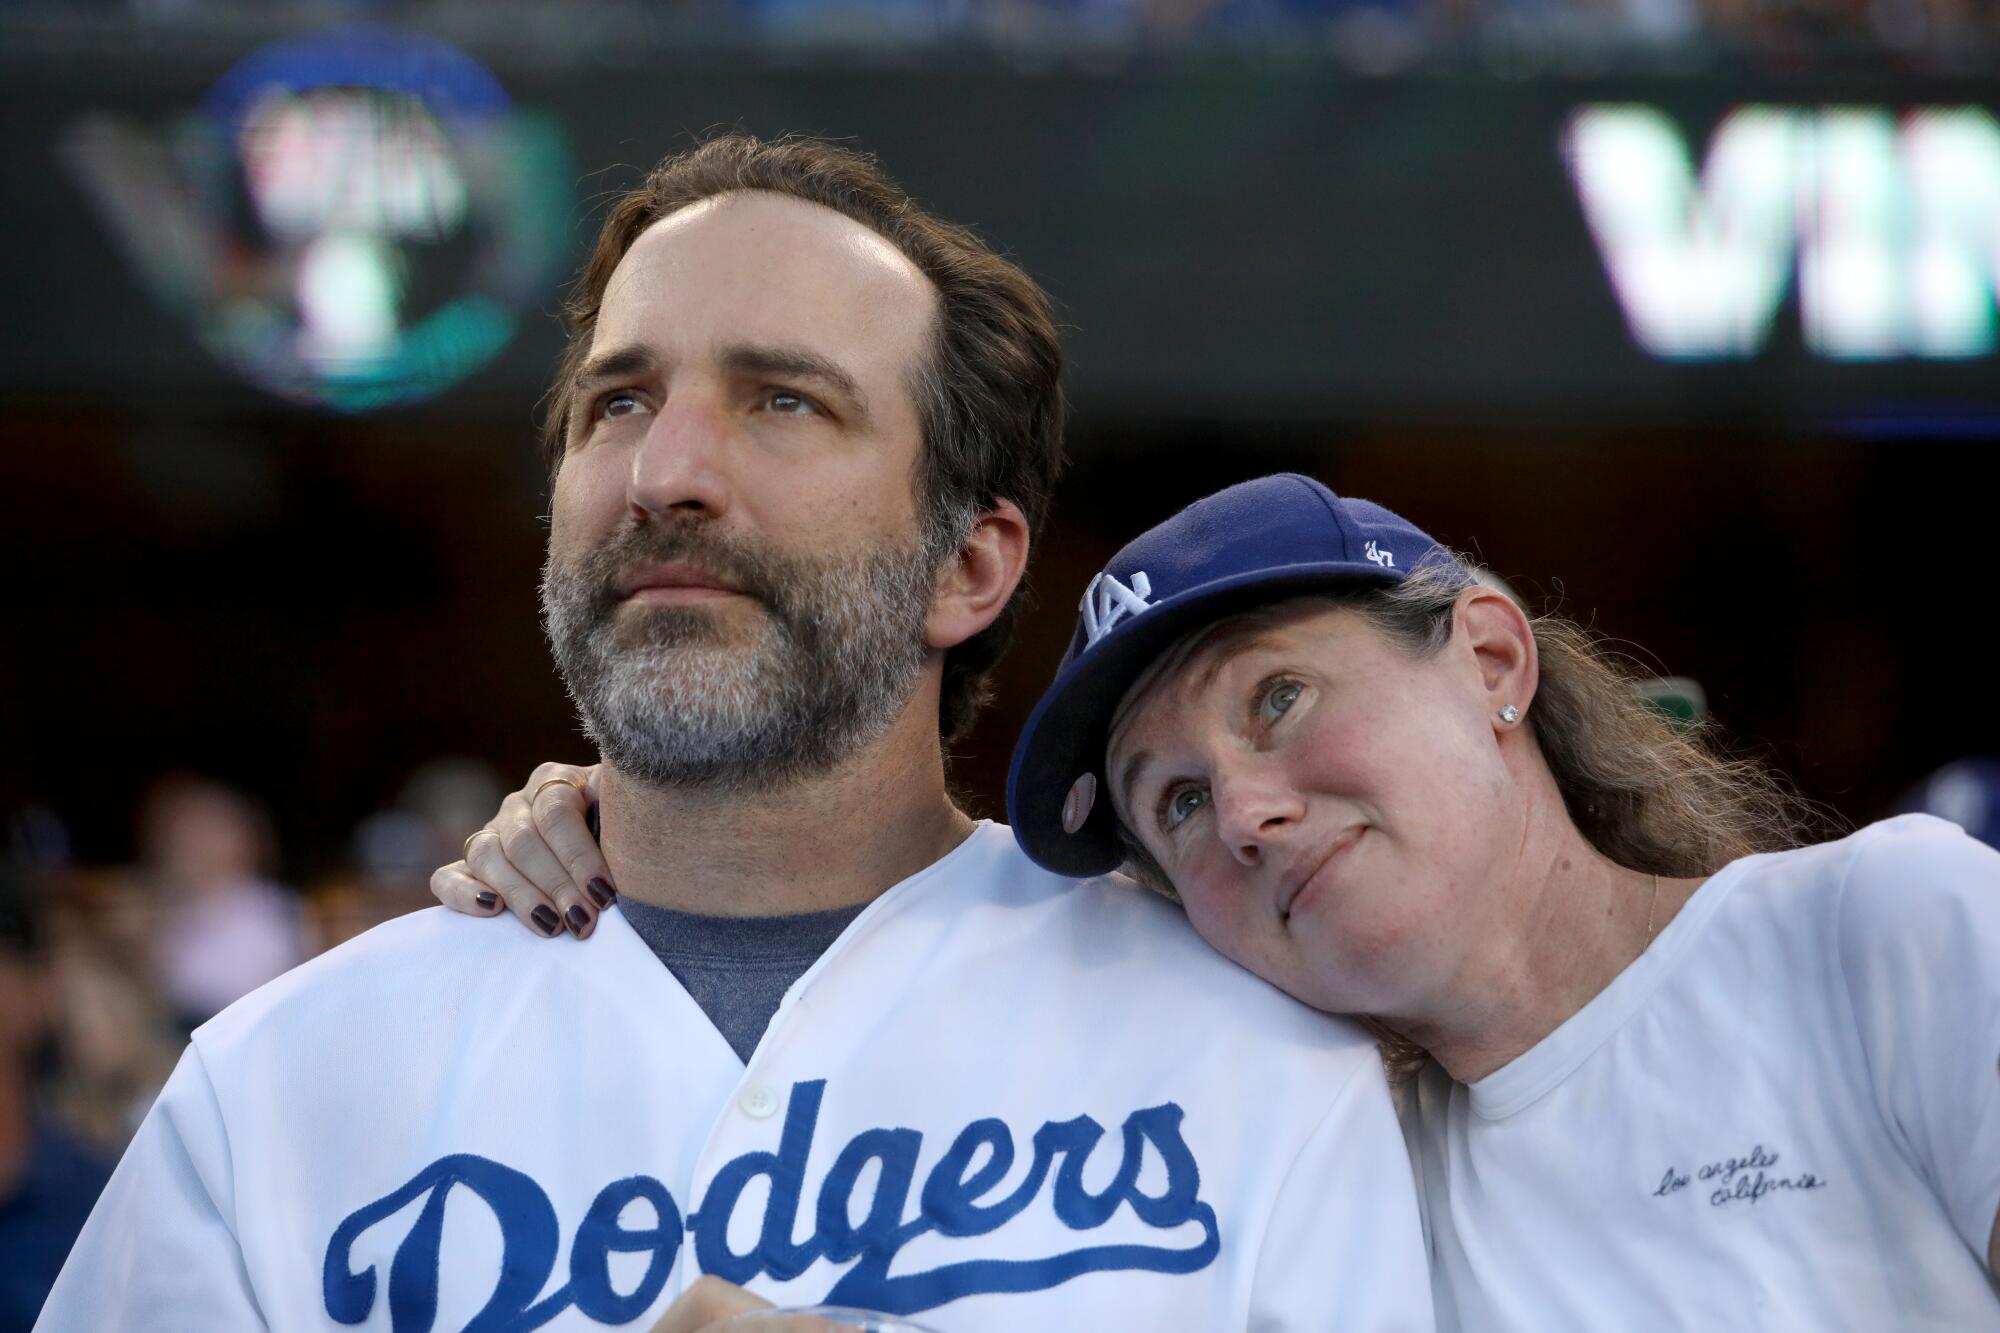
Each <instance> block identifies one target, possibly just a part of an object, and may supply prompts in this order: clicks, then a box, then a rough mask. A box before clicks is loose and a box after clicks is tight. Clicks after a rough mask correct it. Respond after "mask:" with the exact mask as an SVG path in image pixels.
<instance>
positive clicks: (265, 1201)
mask: <svg viewBox="0 0 2000 1333" xmlns="http://www.w3.org/2000/svg"><path fill="white" fill-rule="evenodd" d="M701 1272H711V1273H718V1274H720V1275H722V1276H725V1277H728V1278H731V1279H733V1280H735V1281H738V1282H742V1283H745V1284H747V1285H748V1286H750V1287H751V1288H752V1289H753V1290H756V1291H759V1292H762V1293H764V1294H766V1295H768V1296H770V1297H771V1298H773V1299H776V1300H780V1301H783V1302H786V1303H791V1304H808V1303H814V1302H819V1301H823V1300H831V1301H832V1302H834V1303H836V1304H842V1305H859V1306H864V1307H873V1308H876V1309H882V1310H887V1311H890V1312H892V1313H903V1314H908V1315H911V1316H913V1317H914V1318H915V1319H916V1320H917V1321H918V1322H919V1323H922V1324H926V1325H930V1326H932V1327H935V1328H938V1329H941V1330H946V1333H1023V1331H1024V1330H1039V1329H1077V1330H1099V1329H1107V1330H1108V1329H1146V1330H1155V1329H1188V1330H1199V1331H1200V1333H1211V1331H1212V1330H1225V1329H1253V1330H1258V1333H1281V1331H1284V1330H1293V1331H1296V1333H1324V1330H1328V1329H1335V1328H1338V1329H1357V1330H1382V1331H1384V1333H1386V1331H1387V1330H1410V1331H1411V1333H1422V1331H1423V1330H1427V1329H1429V1328H1430V1327H1431V1311H1430V1290H1429V1287H1430V1284H1429V1280H1428V1274H1427V1273H1426V1271H1425V1268H1424V1253H1423V1236H1422V1230H1421V1226H1420V1223H1419V1221H1418V1216H1417V1201H1416V1191H1415V1185H1414V1182H1413V1180H1412V1178H1411V1176H1410V1170H1409V1162H1408V1159H1407V1158H1406V1157H1405V1155H1404V1152H1403V1147H1402V1135H1401V1132H1400V1130H1399V1128H1398V1126H1397V1123H1396V1118H1395V1112H1394V1109H1393V1107H1392V1105H1391V1103H1390V1099H1389V1092H1388V1086H1387V1083H1386V1081H1385V1080H1384V1078H1383V1076H1382V1068H1381V1061H1380V1059H1379V1057H1378V1055H1377V1052H1376V1048H1375V1044H1374V1042H1373V1041H1372V1040H1370V1039H1369V1038H1368V1037H1367V1036H1366V1034H1364V1033H1362V1032H1361V1031H1360V1030H1359V1029H1357V1028H1356V1027H1354V1026H1353V1025H1351V1024H1348V1023H1344V1022H1341V1021H1338V1020H1335V1019H1331V1018H1328V1017H1326V1016H1325V1015H1322V1014H1316V1013H1313V1012H1312V1011H1311V1010H1309V1009H1306V1008H1305V1007H1304V1006H1302V1005H1299V1004H1296V1003H1294V1002H1293V1001H1291V1000H1289V999H1287V998H1286V997H1285V996H1283V995H1281V994H1279V993H1278V992H1277V991H1275V990H1273V989H1271V988H1270V987H1269V986H1266V985H1265V984H1264V983H1263V982H1261V981H1259V980H1257V979H1256V978H1255V977H1253V976H1251V975H1250V974H1248V973H1247V972H1244V971H1242V970H1240V969H1238V968H1237V967H1235V966H1234V965H1233V964H1230V963H1228V962H1225V961H1224V960H1223V959H1221V958H1219V957H1217V956H1216V955H1214V954H1212V953H1210V952H1209V951H1208V950H1207V949H1206V948H1205V947H1204V946H1203V945H1202V944H1201V943H1200V941H1199V940H1197V939H1196V938H1195V935H1194V933H1193V932H1192V931H1191V930H1189V929H1188V927H1187V923H1186V921H1185V920H1184V919H1182V917H1181V916H1180V914H1179V913H1178V912H1177V911H1175V910H1174V909H1173V908H1172V907H1171V906H1169V905H1168V904H1166V903H1164V902H1162V901H1160V900H1159V899H1158V898H1156V897H1154V896H1153V895H1151V894H1148V893H1146V892H1144V891H1143V890H1141V889H1139V888H1137V887H1136V886H1134V885H1132V884H1131V883H1129V882H1127V881H1124V880H1119V879H1114V878H1106V879H1100V880H1092V881H1086V882H1083V883H1077V882H1075V881H1072V880H1066V879H1059V878H1057V877H1056V876H1053V875H1049V874H1047V873H1045V872H1043V871H1041V870H1038V869H1036V868H1035V867H1034V866H1033V865H1031V864H1030V863H1029V862H1028V860H1027V858H1026V857H1024V856H1023V855H1022V854H1021V852H1020V849H1019V848H1018V847H1017V846H1016V845H1015V843H1014V839H1013V836H1012V835H1011V834H1010V833H1009V832H1008V830H1007V829H1005V828H1003V827H1000V826H997V825H986V826H982V827H981V828H980V829H978V830H977V831H975V832H974V833H973V834H972V836H971V837H969V838H967V839H966V841H965V842H964V843H963V844H962V845H961V846H959V847H958V848H957V849H955V850H954V851H952V852H951V853H950V854H948V855H947V856H945V857H944V858H943V859H942V860H940V861H938V862H937V863H935V864H934V865H932V866H930V867H928V868H927V869H925V870H923V871H922V872H920V873H918V874H917V875H915V876H912V877H911V878H910V879H908V880H905V881H904V882H903V883H901V884H899V885H897V886H896V887H895V888H892V889H891V890H890V891H889V892H888V893H886V894H884V895H883V896H882V897H881V898H879V899H877V900H876V901H875V902H873V903H871V904H870V905H869V906H868V907H867V909H866V910H864V911H863V912H862V913H861V914H860V916H858V917H857V918H856V919H855V920H854V922H853V923H852V924H851V925H849V926H848V928H847V929H846V930H845V931H844V932H843V933H842V934H841V936H840V938H839V939H838V940H836V941H835V942H834V944H833V946H832V947H831V948H830V949H828V950H827V952H826V953H825V954H824V955H823V956H822V957H821V958H820V960H819V961H818V962H817V963H815V964H814V965H813V966H812V967H811V968H810V969H808V970H807V972H806V973H805V974H804V975H803V976H801V977H800V978H799V980H798V981H797V982H796V983H794V985H793V986H792V987H791V989H790V990H789V991H788V992H787V994H786V996H785V999H784V1002H783V1003H782V1004H781V1005H780V1007H779V1009H778V1012H777V1013H776V1015H774V1016H773V1018H772V1020H771V1024H770V1027H769V1029H768V1030H767V1031H766V1032H765V1034H764V1037H763V1039H762V1041H761V1042H759V1043H758V1045H757V1048H756V1050H755V1051H754V1052H753V1053H752V1056H751V1059H750V1061H749V1062H748V1064H747V1065H746V1064H745V1062H744V1061H742V1060H740V1059H738V1058H737V1056H736V1054H735V1052H734V1051H732V1050H731V1049H730V1047H729V1045H728V1043H727V1042H725V1041H724V1040H723V1038H722V1036H721V1034H720V1033H718V1032H717V1031H716V1029H715V1027H714V1026H713V1025H712V1024H711V1023H710V1022H709V1020H708V1018H707V1016H706V1015H705V1014H703V1013H702V1011H701V1009H700V1007H699V1006H698V1005H697V1004H696V1003H695V1002H694V1001H693V1000H692V999H690V998H689V996H688V994H687V992H686V991H685V990H683V989H682V988H681V986H680V984H679V983H678V982H676V981H675V980H674V977H673V974H672V973H671V972H669V971H668V970H667V969H666V968H665V967H663V966H661V964H660V961H659V959H658V958H656V957H655V956H654V954H653V952H652V950H651V949H649V948H648V947H647V946H646V944H645V943H644V942H643V941H642V940H641V939H640V938H639V937H638V935H637V934H636V933H635V932H634V931H633V930H632V928H631V926H630V925H629V924H628V923H627V922H626V921H625V920H624V918H623V917H622V916H621V915H620V914H619V913H618V912H616V911H608V912H606V913H605V914H604V915H603V917H602V918H601V919H600V922H599V925H598V929H597V932H596V934H595V935H594V937H593V938H592V939H590V940H588V941H586V942H583V943H578V942H576V941H575V940H569V939H562V940H542V939H538V938H535V937H533V936H531V935H530V934H529V933H528V932H527V931H524V930H521V929H519V928H518V926H516V925H515V924H513V923H511V922H492V921H483V920H478V919H475V918H471V917H463V916H454V915H452V914H450V913H447V912H444V911H442V910H436V911H431V912H421V913H417V914H416V915H414V916H411V917H405V918H402V919H400V920H397V921H393V922H390V923H389V924H387V925H385V926H381V927H379V928H377V929H375V930H373V931H370V932H369V933H368V934H366V935H364V936H362V937H361V938H360V939H358V940H355V941H352V942H351V943H349V944H347V945H344V946H342V947H341V948H339V949H336V950H334V951H332V952H331V953H329V954H326V955H325V956H323V957H321V958H319V959H317V960H315V961H313V962H311V963H309V964H307V965H306V966H304V967H302V968H300V969H298V970H297V971H295V972H292V973H290V974H288V975H286V976H284V977H282V978H280V979H279V980H277V981H276V982H273V983H272V984H271V985H269V986H266V987H264V988H263V989H261V990H259V991H257V992H256V993H255V994H253V995H251V996H249V997H247V998H246V999H244V1000H243V1001H241V1002H240V1003H238V1004H236V1005H233V1006H231V1007H230V1008H229V1009H228V1010H227V1011H225V1012H224V1013H223V1014H221V1015H220V1016H219V1017H217V1018H216V1019H215V1020H214V1021H212V1022H210V1023H208V1024H206V1025H204V1026H203V1027H202V1028H201V1029H200V1030H198V1031H197V1032H196V1033H195V1036H194V1041H193V1043H192V1045H191V1047H190V1049H189V1051H188V1053H187V1055H186V1056H185V1057H184V1058H183V1060H182V1062H181V1066H180V1068H179V1069H178V1070H177V1071H176V1072H175V1074H174V1076H173V1079H172V1080H171V1081H170V1082H169V1084H168V1085H167V1088H166V1090H165V1091H164V1092H163V1093H162V1094H161V1095H160V1099H159V1101H158V1103H157V1104H156V1105H155V1106H154V1108H153V1110H152V1113H151V1114H150V1115H149V1116H148V1117H147V1119H146V1122H145V1124H144V1125H143V1126H142V1127H141V1128H140V1131H139V1134H138V1137H137V1138H136V1139H135V1140H134V1142H133V1144H132V1147H131V1149H130V1150H129V1151H128V1152H127V1153H126V1156H125V1159H124V1161H123V1162H121V1163H120V1164H119V1167H118V1171H117V1173H116V1174H115V1175H114V1176H113V1178H112V1181H111V1184H110V1185H109V1186H108V1187H107V1188H106V1190H105V1193H104V1196H103V1198H102V1199H101V1200H100V1201H99V1203H98V1205H97V1209H96V1211H95V1212H94V1213H93V1214H92V1216H91V1219H90V1222H89V1224H88V1225H87V1226H86V1228H85V1230H84V1233H83V1236H82V1238H81V1239H80V1240H79V1241H78V1243H77V1247H76V1249H75V1251H74V1252H73V1253H72V1255H71V1257H70V1261H69V1264H68V1266H67V1267H66V1268H65V1269H64V1271H63V1274H62V1277H61V1278H60V1279H59V1280H58V1282H57V1284H56V1289H55V1291H54V1293H53V1295H52V1296H51V1297H50V1299H49V1304H48V1306H47V1308H46V1309H45V1310H44V1312H43V1316H42V1321H41V1323H40V1325H39V1327H40V1328H42V1329H45V1330H50V1331H51V1333H55V1331H57V1330H59V1331H60V1333H72V1331H73V1330H90V1333H108V1331H109V1330H121V1329H164V1330H175V1331H176V1333H178V1331H179V1330H190V1331H192V1330H200V1331H201V1333H214V1331H220V1330H238V1329H261V1328H274V1329H320V1328H332V1327H336V1326H341V1325H346V1326H357V1327H362V1328H368V1329H376V1330H386V1329H394V1330H395V1333H431V1331H433V1330H435V1331H436V1333H443V1331H444V1330H459V1329H468V1328H477V1329H481V1330H499V1329H505V1330H510V1331H511V1333H523V1331H524V1330H529V1329H537V1328H548V1329H587V1328H602V1327H605V1326H625V1325H631V1326H635V1327H637V1328H641V1329H643V1328H648V1327H650V1326H651V1323H652V1321H653V1320H654V1319H656V1318H658V1316H659V1314H660V1312H661V1311H662V1310H663V1309H664V1308H665V1307H666V1306H667V1304H668V1303H669V1302H670V1301H671V1300H672V1299H673V1298H674V1297H675V1296H676V1295H677V1294H678V1293H679V1292H681V1291H682V1290H684V1289H685V1288H686V1287H687V1286H688V1284H689V1283H691V1282H692V1281H693V1280H694V1278H695V1276H696V1275H697V1274H698V1273H701Z"/></svg>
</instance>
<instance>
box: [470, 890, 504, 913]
mask: <svg viewBox="0 0 2000 1333" xmlns="http://www.w3.org/2000/svg"><path fill="white" fill-rule="evenodd" d="M472 901H474V902H476V903H478V904H479V905H480V906H481V907H484V908H485V909H486V910H487V911H489V912H490V911H492V910H493V907H494V904H496V903H498V902H499V901H500V895H499V894H497V893H495V892H493V891H492V890H491V889H487V890H485V891H484V892H481V893H479V894H477V895H475V896H474V897H473V899H472Z"/></svg>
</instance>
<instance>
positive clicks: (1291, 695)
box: [1257, 680, 1305, 725]
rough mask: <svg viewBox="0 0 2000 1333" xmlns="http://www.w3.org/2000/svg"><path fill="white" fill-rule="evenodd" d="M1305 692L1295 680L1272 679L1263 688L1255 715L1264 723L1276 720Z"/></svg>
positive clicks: (1303, 687)
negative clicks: (1261, 697) (1262, 694)
mask: <svg viewBox="0 0 2000 1333" xmlns="http://www.w3.org/2000/svg"><path fill="white" fill-rule="evenodd" d="M1303 693H1305V686H1303V685H1301V684H1299V683H1298V682H1297V681H1295V680H1274V681H1272V682H1271V683H1270V684H1269V685H1267V686H1266V687H1265V688H1264V696H1263V699H1262V700H1261V701H1260V702H1259V704H1258V705H1257V716H1258V718H1259V719H1260V720H1261V721H1263V722H1264V723H1265V724H1266V725H1269V724H1270V723H1273V722H1276V721H1277V720H1278V719H1279V718H1281V717H1283V716H1284V715H1285V714H1286V713H1288V712H1290V711H1291V708H1292V705H1293V704H1295V703H1297V702H1298V701H1299V696H1300V695H1301V694H1303Z"/></svg>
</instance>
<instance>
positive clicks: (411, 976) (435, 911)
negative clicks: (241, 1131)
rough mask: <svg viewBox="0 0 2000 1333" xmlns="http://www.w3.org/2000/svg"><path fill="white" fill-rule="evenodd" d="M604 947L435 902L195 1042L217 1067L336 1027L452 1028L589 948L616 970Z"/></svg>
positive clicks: (203, 1030) (389, 1030) (238, 1005)
mask: <svg viewBox="0 0 2000 1333" xmlns="http://www.w3.org/2000/svg"><path fill="white" fill-rule="evenodd" d="M601 933H604V932H601ZM597 944H598V941H589V942H587V943H582V944H580V943H579V942H578V941H575V940H570V939H567V938H563V939H556V940H545V939H541V938H538V937H536V936H535V935H533V934H531V933H530V932H529V931H528V930H527V929H526V928H525V927H523V926H521V925H520V924H519V923H518V922H514V921H508V920H489V919H487V918H484V917H473V916H465V915H461V914H459V913H456V912H451V911H447V910H446V909H444V908H442V907H433V908H427V909H425V910H423V911H419V912H411V913H409V914H408V915H405V916H400V917H397V918H395V919H394V920H391V921H386V922H384V923H383V924H381V925H379V926H376V927H375V928H374V929H372V930H369V931H366V932H364V933H363V934H361V935H358V936H356V937H355V938H354V939H351V940H349V941H347V942H346V943H344V944H341V945H338V946H336V947H335V948H332V949H329V950H327V951H326V952H325V953H323V954H320V955H319V956H318V957H316V958H313V959H310V960H309V961H307V962H305V963H302V964H300V965H299V966H298V967H295V968H293V969H292V970H291V971H289V972H287V973H285V974H284V975H283V976H280V977H278V978H276V979H275V980H273V981H270V982H267V983H266V984H265V985H263V986H260V987H258V988H257V989H256V990H254V991H252V992H250V994H248V995H246V996H244V997H243V998H242V999H240V1000H238V1001H236V1002H235V1003H234V1004H232V1005H230V1006H229V1007H228V1008H227V1009H224V1010H223V1011H222V1012H221V1013H219V1014H217V1015H216V1016H215V1017H214V1018H211V1019H210V1020H209V1021H208V1022H206V1023H204V1024H202V1026H201V1027H199V1028H197V1029H196V1030H195V1034H194V1044H195V1046H196V1047H197V1048H198V1049H199V1050H200V1051H201V1053H202V1056H203V1058H204V1059H206V1060H208V1061H210V1062H211V1063H214V1062H216V1061H218V1060H226V1059H229V1058H231V1057H232V1056H238V1055H240V1054H241V1053H243V1052H244V1051H246V1050H263V1049H267V1048H269V1047H270V1046H271V1045H272V1044H273V1043H277V1044H279V1045H280V1046H281V1047H282V1048H283V1049H286V1050H288V1051H294V1052H303V1051H306V1050H308V1049H309V1048H310V1043H311V1042H312V1041H313V1040H314V1039H315V1037H316V1035H317V1034H319V1033H320V1032H321V1031H323V1030H325V1029H330V1028H342V1029H355V1028H359V1029H362V1030H375V1031H379V1032H382V1033H383V1034H385V1037H387V1036H388V1035H389V1034H398V1033H401V1034H410V1033H414V1032H417V1031H420V1030H425V1029H433V1028H449V1027H451V1026H454V1025H455V1024H456V1022H457V1020H459V1019H461V1018H462V1017H464V1016H465V1015H466V1014H468V1013H470V1012H474V1011H476V1010H477V1009H478V1008H480V1007H481V1006H482V1005H483V1004H487V1003H492V1002H497V1001H499V1000H501V999H503V998H504V997H507V996H509V995H513V996H519V995H522V994H525V993H530V992H532V991H533V990H534V989H535V988H536V987H537V985H538V984H539V983H540V982H541V981H542V980H544V979H550V980H553V979H556V978H559V977H566V976H567V974H570V973H573V972H575V971H576V970H577V962H578V958H579V954H578V951H579V950H580V949H584V948H589V949H590V950H591V953H592V955H593V957H592V960H591V961H592V963H593V966H594V968H599V969H601V968H602V967H604V966H614V967H615V964H616V960H617V958H618V956H619V953H620V951H619V950H617V949H616V948H615V947H614V948H604V949H599V948H596V947H594V946H596V945H597Z"/></svg>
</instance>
